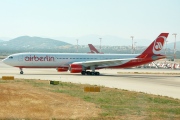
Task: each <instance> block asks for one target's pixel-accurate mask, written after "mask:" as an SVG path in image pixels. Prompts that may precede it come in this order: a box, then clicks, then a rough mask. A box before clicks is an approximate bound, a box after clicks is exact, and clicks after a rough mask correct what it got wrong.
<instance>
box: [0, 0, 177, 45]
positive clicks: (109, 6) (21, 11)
mask: <svg viewBox="0 0 180 120" xmlns="http://www.w3.org/2000/svg"><path fill="white" fill-rule="evenodd" d="M161 32H169V33H170V35H169V38H168V41H171V42H173V41H174V36H173V35H172V33H177V40H178V41H179V39H180V0H0V37H9V38H15V37H19V36H23V35H29V36H39V37H50V38H54V37H77V38H78V37H81V36H86V35H91V34H96V35H102V36H103V35H113V36H117V37H122V38H130V36H131V35H133V36H135V38H139V39H150V40H151V39H152V40H154V39H155V37H157V35H159V33H161Z"/></svg>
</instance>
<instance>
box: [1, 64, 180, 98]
mask: <svg viewBox="0 0 180 120" xmlns="http://www.w3.org/2000/svg"><path fill="white" fill-rule="evenodd" d="M23 71H24V74H23V75H21V74H19V68H15V67H11V66H8V65H5V64H4V63H2V62H1V61H0V77H2V76H14V77H15V78H25V79H41V80H57V81H63V82H72V83H81V84H91V85H100V86H106V87H111V88H118V89H126V90H131V91H138V92H144V93H149V94H156V95H162V96H169V97H173V98H178V99H180V70H172V69H144V68H143V69H142V68H139V69H102V70H99V72H100V73H101V75H100V76H87V75H85V76H82V75H81V74H71V73H69V72H61V73H59V72H57V71H56V69H23ZM140 73H143V74H140ZM155 73H157V74H155Z"/></svg>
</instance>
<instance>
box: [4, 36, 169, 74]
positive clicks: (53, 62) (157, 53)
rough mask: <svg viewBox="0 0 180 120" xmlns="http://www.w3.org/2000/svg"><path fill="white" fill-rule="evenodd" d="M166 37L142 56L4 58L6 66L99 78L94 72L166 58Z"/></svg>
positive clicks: (29, 55) (24, 55)
mask: <svg viewBox="0 0 180 120" xmlns="http://www.w3.org/2000/svg"><path fill="white" fill-rule="evenodd" d="M168 34H169V33H161V34H160V35H159V36H158V37H157V38H156V39H155V40H154V41H153V42H152V43H151V44H150V46H149V47H147V49H146V50H145V51H144V52H142V53H141V54H87V53H18V54H12V55H10V56H8V57H7V58H5V59H4V60H3V62H4V63H5V64H7V65H10V66H13V67H18V68H19V69H20V74H23V68H56V69H57V71H58V72H66V71H70V72H71V73H81V74H82V75H99V74H100V73H99V72H97V71H96V69H102V68H129V67H134V66H139V65H143V64H147V63H150V62H153V61H155V60H158V59H163V58H166V56H165V55H163V54H161V53H162V50H163V46H164V44H165V41H166V38H167V37H168Z"/></svg>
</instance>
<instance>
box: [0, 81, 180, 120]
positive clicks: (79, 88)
mask: <svg viewBox="0 0 180 120" xmlns="http://www.w3.org/2000/svg"><path fill="white" fill-rule="evenodd" d="M10 83H11V84H18V83H23V85H26V84H28V85H30V86H31V88H32V89H40V90H43V91H44V92H45V94H46V92H52V93H56V94H66V95H70V96H72V97H75V98H80V100H79V104H81V102H82V101H85V102H88V103H93V104H95V107H96V108H98V109H101V112H99V113H98V116H92V117H88V118H87V117H86V118H74V119H97V120H99V119H125V120H131V119H135V120H136V119H137V120H144V119H146V120H149V119H150V120H151V119H153V120H164V119H165V120H166V119H167V120H179V119H180V100H179V99H173V98H169V97H163V96H157V95H150V94H145V93H141V92H132V91H127V90H120V89H115V88H114V89H113V88H107V87H103V86H100V88H101V90H100V92H96V93H92V92H84V91H83V88H84V87H85V86H89V85H83V84H74V83H66V82H60V84H59V85H50V84H49V81H40V80H14V81H2V80H0V84H4V85H5V84H10ZM0 89H1V88H0ZM17 92H18V91H17ZM0 102H1V101H0ZM1 104H2V103H1ZM76 104H77V103H76ZM81 113H82V112H81ZM28 119H32V118H28ZM53 119H56V116H54V118H53ZM57 119H58V118H57ZM66 119H68V118H66Z"/></svg>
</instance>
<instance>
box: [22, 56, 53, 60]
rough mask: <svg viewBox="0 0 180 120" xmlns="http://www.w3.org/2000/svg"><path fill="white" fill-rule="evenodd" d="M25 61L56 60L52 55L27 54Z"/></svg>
mask: <svg viewBox="0 0 180 120" xmlns="http://www.w3.org/2000/svg"><path fill="white" fill-rule="evenodd" d="M24 60H25V61H54V57H51V56H48V55H46V56H43V57H42V56H41V57H38V56H36V55H32V56H31V55H30V56H26V57H25V58H24Z"/></svg>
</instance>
